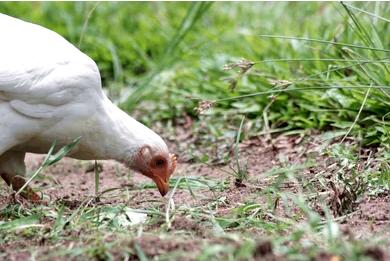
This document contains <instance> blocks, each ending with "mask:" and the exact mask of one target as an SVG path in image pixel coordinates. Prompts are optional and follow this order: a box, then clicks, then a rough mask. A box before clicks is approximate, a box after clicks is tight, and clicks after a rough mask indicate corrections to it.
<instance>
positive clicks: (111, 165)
mask: <svg viewBox="0 0 390 261" xmlns="http://www.w3.org/2000/svg"><path fill="white" fill-rule="evenodd" d="M187 138H188V137H187ZM321 144H322V141H321V139H320V137H319V136H314V135H313V136H312V137H311V138H308V139H302V138H301V137H298V136H283V135H282V136H279V137H277V138H275V139H273V141H272V142H270V141H267V140H266V139H263V138H261V139H260V138H259V139H251V140H247V141H244V142H242V144H241V145H240V158H241V160H243V162H244V163H246V164H247V167H248V172H249V180H248V181H245V182H244V185H243V186H241V187H236V186H235V185H234V177H233V176H232V175H229V174H227V172H229V171H230V172H231V169H230V168H229V166H219V165H218V166H208V165H205V164H200V163H191V162H188V161H184V160H182V159H185V158H186V155H183V152H182V153H181V154H182V155H180V157H179V164H178V169H177V171H176V174H175V175H176V176H195V177H197V176H202V177H205V178H207V179H210V180H214V181H221V182H222V181H227V183H226V187H225V189H222V190H221V189H215V190H212V189H211V190H210V189H206V188H202V189H194V190H193V192H194V194H195V197H194V196H193V195H191V193H190V191H188V190H187V189H178V190H177V191H176V193H175V195H174V196H173V200H174V202H175V207H176V209H179V208H180V206H186V207H189V208H190V207H196V206H204V205H207V204H208V203H210V202H212V201H215V200H217V201H218V202H220V203H219V206H218V212H217V214H216V216H225V215H229V213H230V212H231V210H232V209H233V208H235V207H238V206H241V204H242V203H244V202H256V203H260V204H268V203H267V199H266V198H264V197H263V196H261V192H262V191H263V190H264V189H266V188H267V187H268V186H269V185H270V182H271V179H270V178H269V177H268V176H266V175H265V173H266V172H267V171H269V170H270V169H272V168H273V167H276V166H286V165H291V164H292V165H299V164H302V163H304V162H305V161H306V160H307V159H308V158H309V157H310V158H311V157H314V159H316V160H317V161H323V158H322V156H320V155H319V150H320V149H319V147H320V145H321ZM313 155H314V156H313ZM42 161H43V156H41V155H32V154H28V155H27V157H26V163H27V166H28V169H29V170H34V169H36V168H37V167H38V166H39V165H40V164H41V163H42ZM99 163H100V164H101V167H102V168H101V174H100V191H104V190H107V189H111V188H118V190H114V191H113V192H110V193H108V194H107V195H104V196H102V198H101V203H100V204H107V205H110V204H118V203H126V204H127V205H128V206H129V207H132V208H138V209H145V208H149V207H153V208H159V209H165V207H166V204H167V198H161V196H160V195H159V193H158V191H157V189H155V188H154V189H152V188H149V189H142V188H140V187H139V184H141V183H149V182H150V180H149V179H147V178H144V177H142V176H141V175H139V174H136V173H133V172H131V171H129V170H128V169H126V168H125V167H124V166H122V165H120V164H118V163H116V162H114V161H100V162H99ZM92 166H93V162H90V161H88V162H82V161H77V160H73V159H70V158H65V159H63V160H62V161H60V162H59V163H57V164H56V165H55V166H52V167H49V168H47V169H46V170H45V171H44V172H43V173H42V176H43V177H45V178H43V179H38V180H36V181H34V183H33V187H34V188H35V189H38V190H39V191H41V192H42V193H43V195H44V199H45V200H47V201H48V202H55V201H61V202H64V203H65V205H67V206H68V207H69V208H71V209H75V208H77V207H78V206H79V205H80V204H81V202H83V201H84V200H85V199H87V198H88V197H91V196H93V195H94V193H95V192H94V190H95V183H94V171H93V167H92ZM305 173H306V175H314V173H310V172H309V171H306V172H305ZM4 186H5V183H3V182H2V181H1V187H4ZM281 189H282V190H286V191H292V192H295V191H296V186H295V184H294V183H291V182H290V181H287V182H285V183H284V184H283V186H281ZM1 191H2V193H3V194H2V195H1V196H0V208H3V207H5V206H6V205H7V204H9V203H10V201H9V198H10V197H9V191H8V190H5V189H2V190H1ZM124 191H127V193H124ZM116 193H118V194H116ZM125 194H126V195H127V196H124V195H125ZM275 211H276V212H275V213H277V214H280V215H286V214H285V213H283V210H282V209H281V208H280V207H278V205H276V209H275ZM278 211H279V212H278ZM297 211H299V210H297ZM354 211H355V212H354V214H353V215H351V216H348V217H345V218H344V219H343V220H342V221H341V223H342V227H343V229H344V230H348V233H350V234H351V237H353V238H356V239H364V238H370V237H372V236H373V235H382V236H383V237H387V238H390V195H389V194H382V195H379V196H378V197H375V198H370V197H369V196H364V197H363V198H362V199H361V200H360V201H359V203H358V205H357V206H356V209H355V210H354ZM0 219H1V217H0ZM203 220H205V219H204V218H203V219H202V218H201V217H200V218H199V219H198V220H194V219H188V218H186V217H185V215H184V216H179V215H177V216H175V218H174V220H173V223H172V227H171V229H170V231H168V233H178V231H182V232H184V234H186V235H187V236H185V237H184V238H185V240H182V239H175V238H174V237H170V238H165V239H162V238H161V237H159V236H158V235H157V233H156V235H153V232H154V231H158V230H159V229H160V230H161V227H162V226H164V225H165V224H164V223H161V222H160V223H158V222H157V223H154V224H151V225H148V226H147V227H146V230H147V232H148V235H146V236H142V237H139V238H137V239H135V240H133V241H132V242H133V244H137V245H139V246H140V247H141V249H143V251H144V252H145V254H146V255H148V256H156V255H160V254H162V253H166V252H170V251H176V250H180V251H184V252H188V256H187V258H188V259H189V260H191V259H193V257H194V256H193V254H194V253H197V252H199V251H200V250H201V249H202V247H204V245H205V244H207V243H208V242H212V240H213V233H212V231H211V226H210V225H204V224H203V223H202V221H203ZM261 234H262V233H261V231H255V232H254V236H256V235H257V236H259V235H261ZM259 239H261V237H259ZM68 243H69V242H68ZM28 244H29V246H30V247H31V246H32V245H35V246H36V250H37V251H38V253H39V249H40V248H42V250H44V251H43V252H42V253H44V252H46V251H47V249H50V248H51V247H53V248H55V246H51V245H50V242H44V243H43V244H42V243H41V244H40V243H38V242H36V241H34V240H31V241H29V242H28ZM389 246H390V245H389ZM22 249H23V242H12V243H9V244H7V245H6V246H2V247H0V250H2V251H5V252H7V253H9V254H8V255H6V256H5V259H7V260H25V259H26V258H27V256H26V255H27V254H26V253H25V252H24V251H23V250H22ZM270 249H271V250H270ZM118 251H120V249H118ZM254 254H255V256H256V257H257V258H258V259H259V260H280V259H281V258H279V257H276V256H275V255H273V253H272V246H269V244H268V243H267V242H265V243H262V244H260V245H259V246H258V248H257V249H256V252H255V253H254ZM374 254H375V253H374ZM325 255H326V254H324V256H325ZM387 257H389V256H388V255H387V256H385V254H384V257H383V258H384V259H383V260H386V258H387ZM261 258H263V259H261ZM264 258H266V259H264ZM321 258H322V257H321ZM321 258H320V257H319V259H318V260H331V259H321Z"/></svg>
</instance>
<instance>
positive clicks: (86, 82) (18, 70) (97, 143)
mask: <svg viewBox="0 0 390 261" xmlns="http://www.w3.org/2000/svg"><path fill="white" fill-rule="evenodd" d="M0 37H1V40H0V174H1V177H2V178H3V179H4V180H5V182H6V183H7V184H8V185H10V186H12V187H13V189H15V190H17V189H19V188H20V187H21V186H22V185H24V182H25V181H24V178H23V177H24V175H25V171H26V168H25V163H24V157H25V154H26V152H31V153H46V152H47V151H48V150H49V148H50V147H51V145H52V143H53V141H55V140H56V141H57V143H56V144H57V147H56V148H59V147H62V146H64V145H66V144H68V143H70V142H71V141H72V140H74V139H75V138H77V137H80V136H81V140H80V142H79V144H78V145H77V146H76V147H75V148H74V149H73V150H72V152H71V153H70V154H69V155H68V156H69V157H72V158H76V159H82V160H91V159H114V160H117V161H119V162H121V163H124V164H125V165H126V166H127V167H129V168H131V169H133V170H136V171H138V172H141V173H142V174H143V175H145V176H147V177H150V178H151V179H152V180H153V181H154V182H155V183H156V185H157V187H158V189H159V191H160V193H161V195H163V196H164V195H165V194H166V193H167V191H168V181H169V177H170V176H171V174H172V173H173V172H174V170H175V168H176V157H175V156H174V155H173V154H170V153H169V151H168V148H167V145H166V144H165V142H164V141H163V140H162V139H161V138H160V136H158V135H157V134H156V133H155V132H153V131H152V130H150V129H149V128H147V127H146V126H144V125H142V124H141V123H139V122H137V121H136V120H134V119H133V118H132V117H130V116H129V115H127V114H126V113H125V112H123V111H122V110H120V109H119V108H118V107H117V106H116V105H114V104H113V103H112V102H111V101H110V100H109V99H108V98H107V96H106V95H105V93H104V92H103V91H102V88H101V79H100V74H99V70H98V67H97V66H96V64H95V62H94V61H93V60H92V59H90V58H89V57H88V56H87V55H85V54H83V53H82V52H80V51H79V50H78V49H77V48H76V47H74V46H73V45H72V44H70V43H69V42H68V41H66V40H65V39H64V38H63V37H61V36H60V35H58V34H57V33H55V32H53V31H51V30H49V29H46V28H44V27H41V26H39V25H35V24H31V23H28V22H24V21H22V20H19V19H16V18H13V17H10V16H7V15H4V14H0ZM24 195H25V196H26V197H28V198H30V199H32V200H37V198H38V196H37V194H35V193H34V192H33V191H32V189H31V188H27V190H25V194H24Z"/></svg>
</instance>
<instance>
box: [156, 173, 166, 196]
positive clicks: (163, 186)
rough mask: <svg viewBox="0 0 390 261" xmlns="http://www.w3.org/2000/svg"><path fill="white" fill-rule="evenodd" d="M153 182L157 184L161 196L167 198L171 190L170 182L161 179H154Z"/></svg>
mask: <svg viewBox="0 0 390 261" xmlns="http://www.w3.org/2000/svg"><path fill="white" fill-rule="evenodd" d="M153 181H154V182H155V183H156V185H157V188H158V191H160V194H161V196H163V197H164V196H165V195H166V194H167V193H168V190H169V183H168V181H164V180H163V179H161V178H160V177H156V178H153Z"/></svg>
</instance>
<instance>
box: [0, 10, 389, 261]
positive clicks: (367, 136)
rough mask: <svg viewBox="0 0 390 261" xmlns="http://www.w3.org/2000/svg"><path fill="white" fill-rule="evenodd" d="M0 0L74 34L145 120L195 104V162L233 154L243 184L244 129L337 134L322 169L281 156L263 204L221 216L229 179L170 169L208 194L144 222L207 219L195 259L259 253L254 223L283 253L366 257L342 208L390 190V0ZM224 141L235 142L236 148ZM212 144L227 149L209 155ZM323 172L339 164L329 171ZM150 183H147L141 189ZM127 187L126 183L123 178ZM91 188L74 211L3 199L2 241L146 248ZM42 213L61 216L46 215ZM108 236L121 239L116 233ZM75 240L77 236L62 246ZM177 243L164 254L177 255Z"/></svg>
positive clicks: (125, 104)
mask: <svg viewBox="0 0 390 261" xmlns="http://www.w3.org/2000/svg"><path fill="white" fill-rule="evenodd" d="M0 12H2V13H6V14H9V15H13V16H16V17H20V18H23V19H24V20H27V21H32V22H35V23H38V24H41V25H43V26H45V27H48V28H50V29H53V30H55V31H56V32H58V33H59V34H61V35H63V36H64V37H65V38H66V39H68V40H69V41H71V42H72V43H73V44H75V45H76V46H79V47H80V49H81V50H82V51H83V52H85V53H87V54H88V55H89V56H90V57H91V58H93V59H94V60H95V61H96V63H97V64H98V66H99V69H100V71H101V75H102V79H103V85H104V88H105V90H106V91H107V93H108V95H109V96H110V98H111V99H112V100H113V101H115V102H116V103H117V104H118V105H120V106H121V107H122V108H123V109H125V110H126V111H128V112H129V113H135V115H136V117H137V119H139V120H140V121H142V122H144V123H146V124H148V125H153V126H155V125H156V123H157V122H160V123H161V124H162V126H163V127H162V129H164V136H166V137H168V138H169V136H172V138H170V139H171V140H174V139H175V132H174V128H175V123H177V122H178V121H179V120H180V119H182V118H183V117H184V116H186V115H188V116H190V117H191V118H192V119H193V125H192V126H191V130H192V131H193V133H194V136H195V137H196V142H195V143H193V144H189V145H186V146H184V147H179V150H180V151H186V152H187V153H186V154H187V155H186V156H187V157H188V158H187V160H189V161H192V162H203V163H206V164H208V165H217V164H221V163H224V164H230V165H231V166H235V167H236V168H235V169H234V168H233V172H234V173H235V175H236V177H237V180H238V181H239V183H241V182H243V183H244V184H246V180H247V174H248V173H247V170H246V168H245V167H244V166H242V163H240V161H239V159H242V156H241V154H239V150H238V147H239V142H240V141H241V140H244V139H247V138H249V137H252V136H263V135H265V136H266V137H267V138H269V140H270V141H271V142H272V137H273V135H275V134H279V133H286V134H296V133H299V134H308V133H310V132H311V131H313V130H317V131H322V132H325V131H326V132H327V133H332V134H333V135H334V136H335V137H333V138H336V139H337V141H338V142H339V143H340V144H339V145H338V146H332V147H329V146H327V145H329V144H327V143H326V144H325V145H324V146H325V148H324V149H323V150H321V151H323V152H324V155H325V156H326V157H328V158H330V159H332V161H331V163H332V165H331V167H330V168H329V170H327V171H323V172H319V173H316V175H315V179H307V178H306V177H305V175H303V174H302V173H303V171H304V170H307V169H310V168H313V167H315V166H317V165H318V164H316V163H312V162H308V163H305V164H303V165H293V166H291V165H286V166H282V167H280V166H279V167H276V168H275V169H272V170H270V171H269V172H267V177H269V179H270V180H271V181H272V183H271V185H270V186H269V187H268V188H267V189H265V190H264V191H263V192H262V193H259V194H258V196H259V197H261V198H266V199H268V202H267V204H265V205H263V204H260V203H259V202H256V201H253V202H239V203H240V204H241V206H239V207H235V208H234V209H231V210H230V211H229V212H228V213H227V214H226V215H224V216H215V213H217V211H216V210H217V209H218V206H220V205H223V204H224V199H223V198H219V197H218V196H216V194H215V192H216V191H217V192H219V191H224V190H226V189H227V188H228V182H226V180H211V179H208V178H199V177H192V176H191V175H188V176H186V175H183V176H182V177H177V178H174V179H172V180H171V183H170V185H171V188H174V187H175V188H176V189H177V191H188V192H190V193H191V195H192V196H193V197H194V198H201V199H203V198H204V195H202V194H201V193H199V192H198V191H204V190H208V191H211V192H212V195H213V196H212V199H209V201H208V204H207V205H198V206H195V207H189V206H180V207H178V206H176V207H175V206H173V207H172V206H170V207H172V208H171V209H168V210H166V209H163V208H162V207H161V206H160V207H161V208H160V207H156V208H151V209H146V211H147V212H148V213H149V214H150V215H151V216H152V219H151V220H150V221H148V222H150V224H162V225H161V227H160V229H159V230H158V231H157V232H156V231H154V233H155V234H156V233H157V234H159V235H160V236H162V237H167V238H169V240H175V236H176V235H175V233H168V232H172V229H171V230H169V228H170V226H171V224H170V222H171V220H172V219H173V218H174V217H175V215H177V216H186V217H187V218H189V219H191V220H195V221H199V220H202V222H203V223H204V224H206V226H207V227H208V228H209V229H210V230H212V231H213V237H214V239H215V238H217V239H218V240H217V241H216V242H213V243H210V242H206V243H204V245H202V246H201V249H202V251H200V252H199V253H197V254H198V260H207V259H210V258H215V257H216V258H219V259H225V260H237V259H239V258H242V259H250V258H252V257H253V256H254V255H255V253H256V251H257V250H256V249H257V247H258V245H259V242H258V241H257V240H255V239H253V236H252V235H251V234H250V233H249V232H248V231H250V230H255V231H257V232H258V233H260V234H265V235H266V236H267V239H270V241H271V242H272V245H273V248H274V251H275V252H276V253H278V254H279V255H283V256H286V257H288V258H289V259H292V260H311V259H312V258H314V257H315V256H317V254H318V253H319V252H321V251H325V252H330V253H332V254H334V255H336V256H342V257H344V258H345V260H366V259H365V257H364V247H365V246H364V247H363V246H362V244H363V243H362V242H360V241H353V240H346V237H345V235H343V234H342V233H341V232H340V230H339V227H338V225H337V218H344V217H346V216H347V215H349V214H350V213H351V212H353V211H354V210H353V205H354V204H355V203H356V202H357V201H358V199H359V198H360V197H361V196H362V195H363V194H364V193H368V194H370V195H372V196H373V197H376V196H378V195H379V194H380V193H384V192H387V191H389V186H390V174H389V173H390V166H389V163H388V162H389V159H390V152H389V150H390V146H389V144H390V111H389V108H390V84H389V83H390V64H389V63H390V45H389V42H390V17H389V15H388V14H390V5H389V4H388V3H385V2H371V3H368V2H355V3H351V4H349V3H336V2H334V3H325V2H311V3H299V2H280V3H279V2H278V3H264V2H262V3H245V2H242V3H240V2H230V3H218V2H216V3H208V2H196V3H172V2H165V3H162V2H153V3H139V2H134V3H122V2H102V3H94V2H76V3H68V2H66V3H65V2H37V3H35V2H34V3H11V2H8V3H7V2H5V3H1V4H0ZM196 108H197V109H196ZM244 117H245V124H243V123H244V121H243V119H244ZM178 119H179V120H178ZM240 123H241V124H240ZM238 126H239V127H238ZM246 126H249V127H246ZM328 131H331V132H328ZM348 140H353V142H352V145H351V143H348V142H347V141H348ZM226 144H233V145H234V146H233V147H234V148H235V149H234V157H232V156H231V155H230V154H229V149H230V147H228V146H227V145H226ZM345 144H346V145H345ZM370 146H374V147H375V148H376V149H377V151H378V153H375V157H374V158H370V157H369V158H368V159H365V160H364V161H363V163H362V160H361V159H360V158H359V157H358V156H357V155H359V152H358V151H359V149H361V148H370ZM215 150H218V151H219V150H222V151H223V152H222V153H219V154H218V155H214V154H212V153H210V151H215ZM326 175H332V179H331V181H332V183H330V182H328V181H327V180H326V178H325V176H326ZM96 177H97V179H98V175H96ZM286 181H289V182H292V183H294V184H299V186H298V187H299V191H298V192H297V193H296V194H293V195H292V194H289V193H288V192H285V191H284V190H283V188H281V187H280V186H281V184H282V183H284V182H286ZM313 184H314V185H313ZM249 185H250V184H249ZM316 186H317V188H315V187H316ZM151 187H154V185H152V184H151V183H145V184H140V185H139V187H138V188H137V189H148V188H151ZM318 188H321V189H323V190H324V191H328V192H329V191H330V192H334V193H336V194H337V192H339V191H347V192H346V195H347V196H346V197H345V198H343V199H340V198H337V197H336V198H333V199H332V198H331V199H330V201H329V202H326V203H327V205H326V204H325V205H321V206H319V205H316V206H313V205H312V204H314V203H313V202H316V201H315V200H317V199H319V198H320V197H321V195H320V194H319V193H317V192H318V191H317V190H318ZM96 190H97V191H96V192H98V187H96ZM102 193H104V192H102ZM107 193H109V192H107ZM120 193H123V194H121V195H122V196H123V197H126V195H127V194H126V190H124V189H122V190H120ZM199 194H200V195H199ZM255 195H256V193H255ZM91 200H92V199H91V198H88V199H86V201H85V202H83V203H82V204H81V205H79V207H78V208H77V209H72V208H69V207H67V206H65V205H63V204H62V203H61V202H55V203H54V204H53V205H51V206H49V207H47V206H35V207H34V208H31V209H29V208H24V207H23V206H19V205H9V206H8V207H7V208H4V209H2V210H1V211H0V215H1V220H2V222H1V223H0V233H1V237H0V238H1V239H0V243H1V244H5V243H7V242H12V241H14V240H17V239H20V238H24V239H27V240H28V239H31V238H39V239H40V240H48V241H51V242H54V244H56V245H60V246H58V248H57V249H56V252H55V253H47V259H50V257H51V256H50V255H63V256H68V257H69V256H71V257H72V256H75V257H77V256H88V257H91V258H96V259H100V260H105V259H115V258H117V257H116V256H112V255H113V253H112V252H111V251H110V248H111V247H113V248H114V249H115V248H116V249H117V248H120V247H122V246H123V249H122V250H123V251H122V252H121V253H122V254H124V253H125V254H126V255H128V256H129V257H136V258H138V259H140V260H148V257H147V256H146V255H145V250H144V249H142V246H141V245H140V244H139V243H137V242H136V243H134V242H133V241H132V240H133V239H134V238H137V235H139V234H142V229H143V228H142V226H141V228H140V227H135V228H127V227H126V228H125V227H124V226H123V224H121V223H120V222H119V223H118V222H115V220H114V219H112V220H111V221H112V222H111V221H109V222H102V219H100V218H99V217H100V215H103V216H104V215H106V214H104V213H107V212H108V211H111V212H115V213H116V214H115V215H122V214H123V211H122V210H123V209H124V207H125V204H124V203H123V204H120V205H118V206H115V207H113V208H114V209H112V208H111V209H109V208H106V206H103V205H99V204H97V203H96V202H92V201H91ZM332 200H333V201H332ZM280 202H285V203H286V202H290V203H291V202H292V203H291V204H292V205H291V206H290V207H295V208H297V209H298V210H299V211H298V212H299V213H300V217H297V216H294V215H292V216H290V217H288V218H280V217H278V216H277V215H275V213H274V212H273V210H274V208H275V206H278V204H279V203H280ZM290 203H289V204H290ZM332 204H333V205H332ZM318 209H320V210H321V211H319V210H318ZM121 211H122V212H121ZM111 212H110V213H111ZM318 212H322V213H323V215H320V214H319V213H318ZM106 216H107V215H106ZM116 217H117V216H116ZM302 217H303V218H302ZM334 217H336V220H335V218H334ZM42 219H49V220H50V221H51V222H52V223H53V224H52V225H51V226H47V225H45V226H42V225H41V220H42ZM76 232H77V233H79V234H78V235H77V234H75V233H76ZM110 236H113V237H114V236H115V237H116V240H108V239H107V238H109V237H110ZM191 237H192V238H194V237H195V236H193V235H190V236H188V237H186V239H188V238H191ZM375 240H376V239H372V241H370V242H369V243H368V244H369V245H375V244H376V241H375ZM72 241H74V242H75V246H74V247H72V248H69V247H68V246H61V242H72ZM29 251H31V252H34V249H29ZM176 252H177V253H176ZM176 252H172V253H168V254H167V253H163V254H161V255H160V256H159V259H160V260H172V258H179V257H178V256H180V255H183V253H181V251H176ZM182 252H184V254H185V251H182ZM124 258H126V257H124Z"/></svg>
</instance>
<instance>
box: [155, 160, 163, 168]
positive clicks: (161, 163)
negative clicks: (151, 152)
mask: <svg viewBox="0 0 390 261" xmlns="http://www.w3.org/2000/svg"><path fill="white" fill-rule="evenodd" d="M153 165H154V167H155V168H162V167H164V166H165V160H164V159H156V160H155V161H154V164H153Z"/></svg>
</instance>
